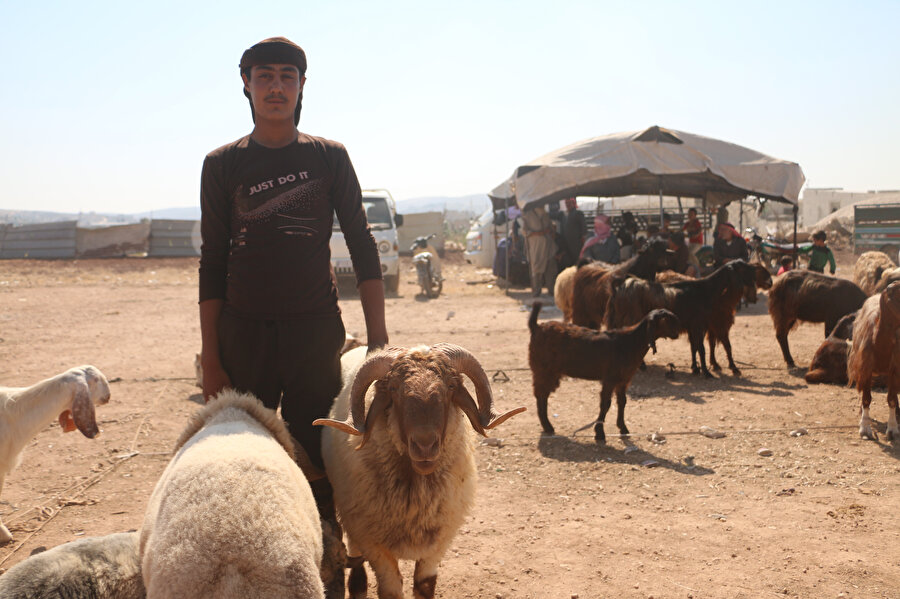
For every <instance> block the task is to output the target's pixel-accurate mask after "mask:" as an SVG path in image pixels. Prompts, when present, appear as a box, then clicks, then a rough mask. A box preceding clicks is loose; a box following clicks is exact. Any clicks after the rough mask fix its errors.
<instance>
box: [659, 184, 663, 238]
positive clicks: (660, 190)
mask: <svg viewBox="0 0 900 599" xmlns="http://www.w3.org/2000/svg"><path fill="white" fill-rule="evenodd" d="M662 226H663V199H662V177H660V178H659V228H660V230H662Z"/></svg>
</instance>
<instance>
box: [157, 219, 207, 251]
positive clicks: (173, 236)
mask: <svg viewBox="0 0 900 599" xmlns="http://www.w3.org/2000/svg"><path fill="white" fill-rule="evenodd" d="M148 255H149V256H153V257H161V256H199V255H200V221H199V220H156V219H154V220H153V221H151V223H150V251H149V252H148Z"/></svg>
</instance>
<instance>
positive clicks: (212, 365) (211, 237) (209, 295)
mask: <svg viewBox="0 0 900 599" xmlns="http://www.w3.org/2000/svg"><path fill="white" fill-rule="evenodd" d="M222 179H223V177H222V172H221V167H220V165H219V164H218V162H217V161H215V160H213V159H211V158H210V157H207V158H206V160H204V162H203V172H202V174H201V177H200V235H201V238H202V240H203V243H202V246H201V248H200V271H199V278H200V285H199V292H200V300H199V305H200V343H201V350H200V365H201V367H202V368H203V381H202V382H203V399H204V400H206V401H209V398H210V397H212V396H213V395H215V394H216V393H218V392H219V391H221V390H222V389H223V388H225V387H230V386H231V381H230V380H229V378H228V375H227V374H226V373H225V371H224V369H223V368H222V363H221V360H220V358H219V334H218V328H219V316H220V315H221V313H222V305H223V304H224V303H225V300H224V297H225V280H226V276H227V272H228V266H227V261H228V250H229V244H230V241H231V228H230V222H229V204H228V202H227V200H226V198H227V194H226V193H225V190H224V185H223V180H222Z"/></svg>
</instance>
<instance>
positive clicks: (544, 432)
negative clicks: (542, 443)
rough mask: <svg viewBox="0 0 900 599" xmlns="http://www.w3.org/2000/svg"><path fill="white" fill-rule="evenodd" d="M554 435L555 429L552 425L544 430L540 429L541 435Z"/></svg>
mask: <svg viewBox="0 0 900 599" xmlns="http://www.w3.org/2000/svg"><path fill="white" fill-rule="evenodd" d="M555 435H556V430H554V429H553V427H550V428H545V429H544V430H542V431H541V436H542V437H553V436H555Z"/></svg>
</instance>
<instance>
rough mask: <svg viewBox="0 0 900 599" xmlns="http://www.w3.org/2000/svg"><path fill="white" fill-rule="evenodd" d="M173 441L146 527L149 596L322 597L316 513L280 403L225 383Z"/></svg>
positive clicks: (143, 547)
mask: <svg viewBox="0 0 900 599" xmlns="http://www.w3.org/2000/svg"><path fill="white" fill-rule="evenodd" d="M175 450H176V452H177V453H176V454H175V456H174V457H173V458H172V461H171V462H169V465H168V466H167V467H166V469H165V471H164V472H163V474H162V476H161V477H160V479H159V482H158V483H157V484H156V488H155V489H154V490H153V494H152V495H151V497H150V502H149V504H148V506H147V512H146V514H145V516H144V523H143V526H142V528H141V538H140V555H141V571H142V573H143V578H144V586H145V587H146V589H147V597H148V598H150V599H164V598H166V599H182V598H185V597H190V598H191V599H201V598H210V599H212V598H217V599H227V598H236V599H248V598H251V597H266V598H272V599H277V598H281V597H283V598H285V599H287V598H288V597H291V598H294V597H310V598H321V597H324V591H323V589H322V581H321V578H320V574H319V565H320V563H321V560H322V527H321V524H320V522H319V513H318V510H317V509H316V504H315V501H314V499H313V495H312V491H311V490H310V488H309V483H308V482H307V481H306V478H305V477H304V476H303V474H302V472H301V471H300V468H298V467H297V465H296V464H295V463H294V457H293V456H294V451H293V445H292V442H291V436H290V433H288V431H287V428H286V427H285V425H284V423H283V422H282V421H281V419H280V418H278V416H276V415H275V412H274V411H272V410H269V409H266V408H265V407H263V405H262V403H261V402H260V401H259V400H257V399H256V398H255V397H253V396H252V395H249V394H242V393H238V392H236V391H233V390H225V391H223V392H222V393H220V394H219V395H218V396H217V397H216V398H215V399H213V400H212V401H210V403H209V404H207V405H206V406H205V407H204V408H203V409H201V410H200V411H199V412H198V413H197V414H196V415H195V416H194V417H193V418H192V420H191V423H190V424H189V425H188V427H187V429H186V430H185V431H184V432H183V433H182V434H181V437H180V438H179V440H178V442H177V443H176V446H175Z"/></svg>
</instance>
